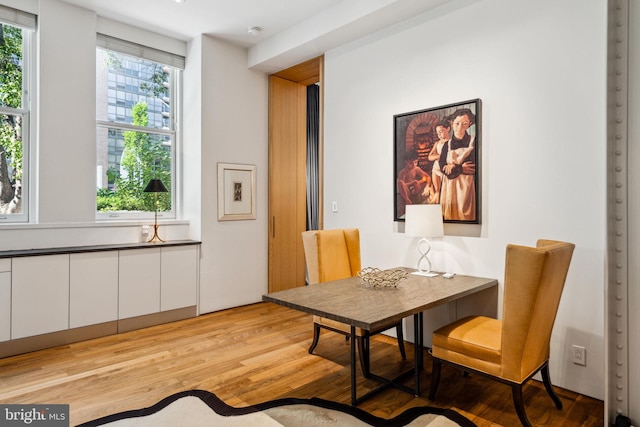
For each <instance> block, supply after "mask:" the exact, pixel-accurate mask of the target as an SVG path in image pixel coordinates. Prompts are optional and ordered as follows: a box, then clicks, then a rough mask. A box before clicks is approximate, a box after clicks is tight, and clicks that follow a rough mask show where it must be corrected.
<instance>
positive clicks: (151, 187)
mask: <svg viewBox="0 0 640 427" xmlns="http://www.w3.org/2000/svg"><path fill="white" fill-rule="evenodd" d="M142 191H144V192H145V193H153V207H154V212H155V215H154V221H153V237H152V238H151V239H150V240H149V241H148V243H158V242H164V240H162V239H161V238H160V236H158V193H166V192H167V191H168V190H167V187H165V186H164V184H163V183H162V181H160V180H159V179H157V178H153V179H151V180H150V181H149V183H148V184H147V186H146V187H145V188H144V190H142Z"/></svg>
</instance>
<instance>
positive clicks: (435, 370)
mask: <svg viewBox="0 0 640 427" xmlns="http://www.w3.org/2000/svg"><path fill="white" fill-rule="evenodd" d="M441 368H442V363H441V362H440V359H436V358H435V357H434V358H433V365H432V368H431V386H430V387H429V400H435V398H436V391H437V390H438V383H439V382H440V370H441Z"/></svg>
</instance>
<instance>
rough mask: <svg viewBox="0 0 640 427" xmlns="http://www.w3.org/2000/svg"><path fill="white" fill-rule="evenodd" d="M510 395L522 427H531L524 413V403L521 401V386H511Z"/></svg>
mask: <svg viewBox="0 0 640 427" xmlns="http://www.w3.org/2000/svg"><path fill="white" fill-rule="evenodd" d="M511 394H512V395H513V404H514V406H515V407H516V413H517V414H518V418H519V419H520V422H521V423H522V425H523V426H524V427H532V426H531V423H530V422H529V418H527V413H526V412H525V411H524V402H523V401H522V384H512V385H511Z"/></svg>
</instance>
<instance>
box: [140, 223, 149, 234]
mask: <svg viewBox="0 0 640 427" xmlns="http://www.w3.org/2000/svg"><path fill="white" fill-rule="evenodd" d="M140 233H141V234H142V235H147V234H149V226H148V225H143V226H142V229H141V230H140Z"/></svg>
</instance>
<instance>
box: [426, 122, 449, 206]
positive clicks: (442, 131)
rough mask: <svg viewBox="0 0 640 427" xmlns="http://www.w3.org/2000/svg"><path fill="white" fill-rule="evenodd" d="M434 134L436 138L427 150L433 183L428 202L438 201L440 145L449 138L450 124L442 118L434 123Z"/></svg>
mask: <svg viewBox="0 0 640 427" xmlns="http://www.w3.org/2000/svg"><path fill="white" fill-rule="evenodd" d="M436 135H438V140H437V141H436V143H435V144H433V147H432V148H431V151H430V152H429V161H431V162H433V165H432V167H431V183H432V184H433V196H432V197H431V199H430V200H429V203H440V188H441V186H442V169H441V168H440V155H441V154H442V147H444V145H445V144H446V143H447V142H449V140H450V139H451V124H450V123H449V122H448V121H447V120H442V121H440V122H438V123H437V124H436Z"/></svg>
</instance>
